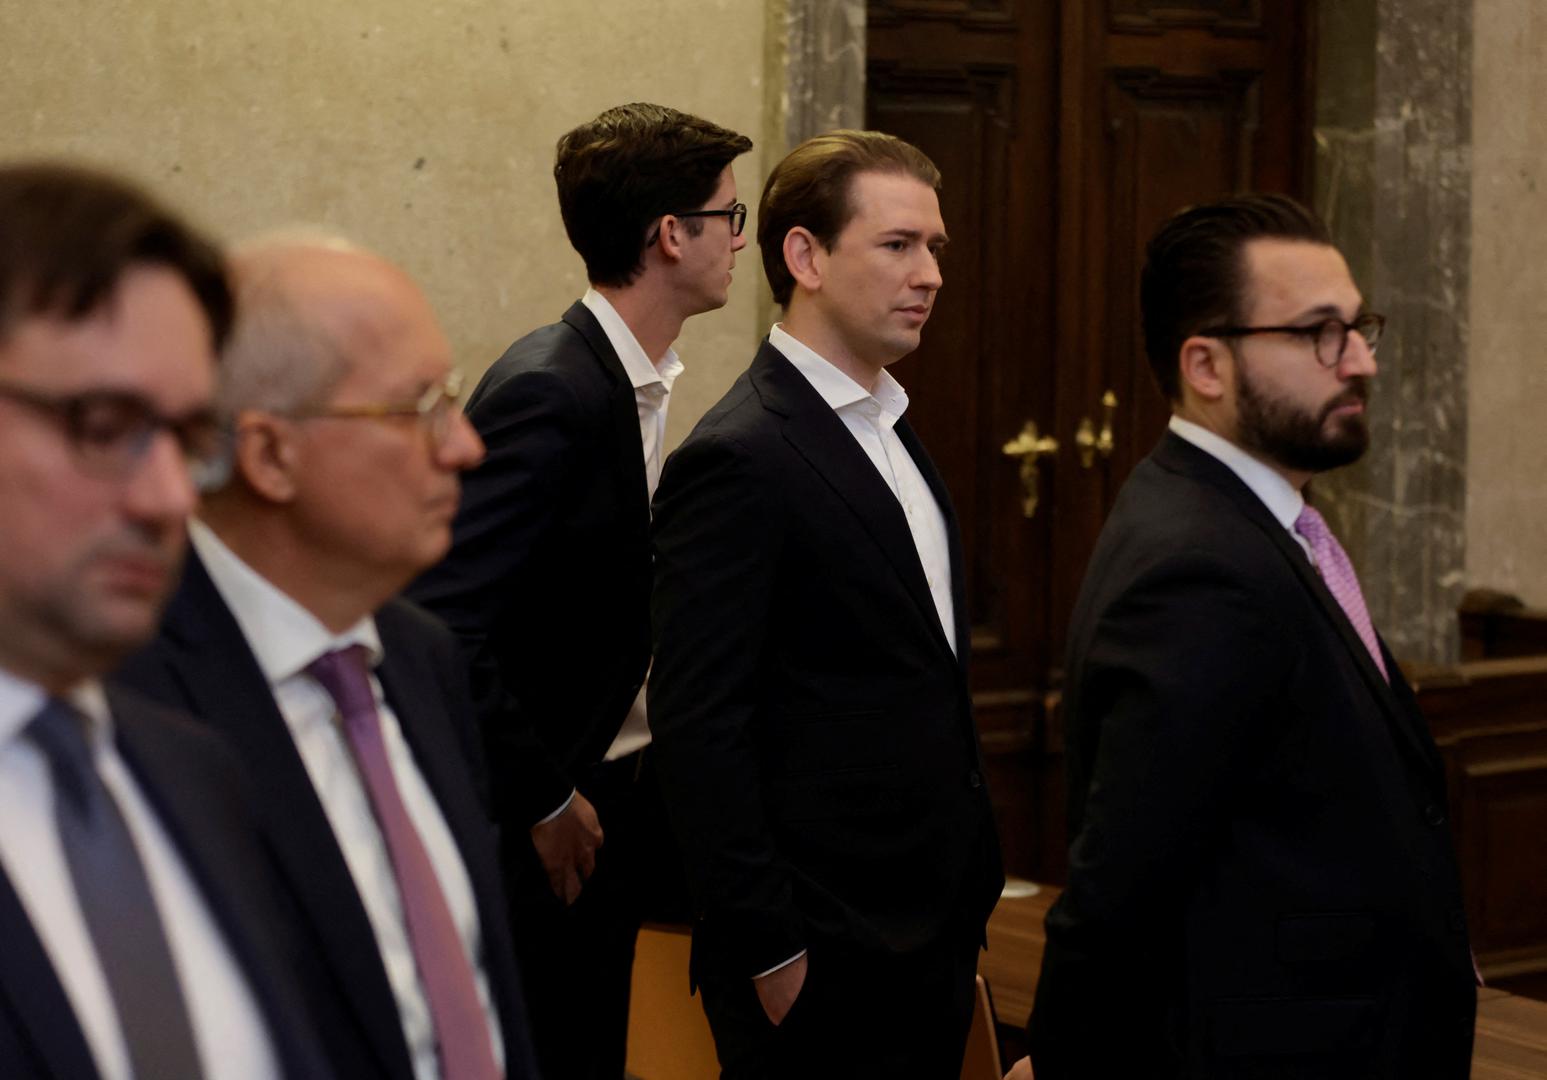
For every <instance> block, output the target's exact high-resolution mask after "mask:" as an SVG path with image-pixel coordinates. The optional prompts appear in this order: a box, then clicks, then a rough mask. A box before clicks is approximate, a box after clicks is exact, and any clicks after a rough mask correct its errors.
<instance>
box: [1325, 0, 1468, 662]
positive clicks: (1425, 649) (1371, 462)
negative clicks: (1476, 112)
mask: <svg viewBox="0 0 1547 1080" xmlns="http://www.w3.org/2000/svg"><path fill="white" fill-rule="evenodd" d="M1480 2H1481V0H1480ZM1320 13H1321V14H1320V18H1321V27H1320V33H1319V34H1318V43H1319V46H1320V54H1319V58H1318V71H1317V87H1318V109H1317V131H1316V153H1317V178H1316V185H1317V190H1316V203H1317V206H1318V208H1319V209H1320V210H1321V211H1322V213H1323V215H1324V216H1325V217H1326V218H1327V221H1328V224H1329V225H1330V226H1331V228H1332V230H1333V233H1334V235H1335V237H1336V239H1337V241H1338V244H1339V246H1340V247H1341V248H1342V249H1343V251H1344V252H1345V254H1347V256H1348V259H1349V263H1350V266H1351V268H1352V270H1353V272H1354V276H1355V278H1356V280H1357V281H1358V282H1359V285H1360V287H1361V288H1362V290H1363V292H1364V294H1365V296H1366V298H1367V300H1368V302H1369V304H1370V306H1371V308H1372V309H1374V310H1377V311H1382V312H1384V313H1385V314H1386V315H1387V316H1388V318H1389V319H1390V322H1389V324H1388V336H1387V338H1386V339H1385V340H1383V342H1382V344H1381V348H1380V355H1379V362H1380V374H1379V376H1378V378H1377V380H1376V383H1375V388H1374V394H1373V397H1372V399H1371V410H1370V421H1371V435H1372V442H1371V452H1370V453H1369V454H1368V455H1367V456H1366V458H1365V460H1363V461H1362V462H1360V463H1359V464H1358V465H1356V466H1353V467H1352V468H1349V469H1344V470H1341V471H1339V472H1337V473H1333V474H1329V475H1328V476H1326V477H1323V478H1319V479H1318V480H1317V482H1316V495H1317V498H1318V500H1319V501H1320V502H1321V503H1322V505H1323V506H1324V507H1325V508H1327V509H1328V518H1329V520H1330V521H1331V522H1332V524H1333V527H1334V529H1335V530H1336V531H1337V532H1338V535H1339V536H1341V537H1342V538H1343V542H1344V544H1345V546H1346V547H1347V548H1348V550H1349V554H1350V556H1351V557H1352V558H1353V561H1354V564H1355V565H1356V566H1357V567H1358V569H1359V574H1360V580H1361V582H1362V584H1363V587H1364V593H1365V598H1366V601H1367V603H1368V605H1369V608H1370V611H1371V614H1372V615H1373V616H1374V620H1375V622H1376V624H1377V625H1378V626H1380V627H1381V630H1382V633H1383V634H1385V636H1386V638H1387V640H1388V642H1389V643H1390V645H1391V647H1392V649H1393V650H1394V651H1395V652H1396V653H1397V655H1399V656H1401V657H1403V658H1408V659H1414V660H1424V661H1430V662H1445V661H1451V660H1454V659H1455V658H1456V657H1457V655H1458V653H1459V637H1458V633H1457V625H1456V606H1457V604H1458V603H1459V601H1460V598H1461V595H1462V593H1463V592H1464V590H1465V589H1466V587H1467V584H1468V582H1467V573H1466V569H1467V568H1466V498H1467V488H1468V484H1469V481H1470V477H1471V475H1472V473H1471V469H1472V468H1474V467H1475V466H1469V464H1468V460H1467V453H1468V443H1467V437H1468V423H1469V419H1470V416H1469V413H1468V396H1467V393H1468V379H1467V359H1468V350H1469V329H1470V315H1471V309H1470V307H1469V298H1470V296H1471V295H1472V289H1473V283H1472V282H1471V244H1472V239H1473V235H1472V234H1473V226H1472V195H1471V180H1472V129H1471V125H1472V11H1471V5H1470V4H1467V3H1460V4H1458V3H1456V2H1455V0H1339V2H1338V3H1336V4H1325V5H1321V6H1320Z"/></svg>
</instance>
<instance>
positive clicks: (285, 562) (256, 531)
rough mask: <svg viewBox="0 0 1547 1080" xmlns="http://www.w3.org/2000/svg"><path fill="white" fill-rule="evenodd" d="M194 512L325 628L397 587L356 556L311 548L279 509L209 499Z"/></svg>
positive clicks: (332, 628) (334, 628)
mask: <svg viewBox="0 0 1547 1080" xmlns="http://www.w3.org/2000/svg"><path fill="white" fill-rule="evenodd" d="M199 518H200V520H201V521H203V522H204V524H205V525H208V526H209V528H210V529H211V530H212V531H213V532H214V533H215V535H216V536H218V537H219V538H220V542H221V543H223V544H225V545H226V547H228V548H230V549H231V552H232V554H234V555H235V556H236V557H237V558H238V559H241V560H242V562H244V563H246V564H247V566H248V567H250V568H251V569H252V571H253V572H254V573H256V574H257V575H258V576H259V577H261V578H263V580H265V581H267V582H268V583H269V584H270V585H272V586H274V588H276V589H278V590H279V591H280V592H282V593H284V594H285V595H286V596H288V597H290V599H292V600H294V601H295V602H296V603H297V604H299V605H301V607H303V608H305V609H306V610H307V611H308V612H310V613H311V615H312V616H313V617H314V618H315V619H316V620H317V621H318V622H320V623H321V624H322V625H323V626H324V627H326V628H327V629H328V631H329V633H333V634H342V633H343V632H344V631H346V630H348V629H349V628H350V627H351V626H353V625H355V623H357V622H359V621H360V620H361V619H363V618H365V617H366V616H367V615H371V614H373V613H374V612H375V611H376V609H377V608H379V607H380V606H381V605H382V604H384V603H386V602H387V600H389V599H390V598H391V597H392V596H393V595H394V594H395V593H396V592H397V591H398V590H397V589H383V588H382V587H381V586H380V583H379V582H376V581H373V580H371V577H370V573H369V570H368V569H367V568H365V567H362V566H361V565H360V564H359V562H358V561H356V560H351V559H327V558H326V557H325V556H322V555H321V554H319V553H318V552H316V551H314V550H312V549H310V548H309V547H308V546H307V545H305V544H303V543H302V542H301V541H300V540H299V539H298V538H297V537H296V536H295V534H294V533H293V532H292V531H291V530H290V529H289V528H288V527H287V526H286V524H285V523H284V521H283V519H282V518H281V517H280V516H278V515H274V514H265V513H263V512H261V511H256V512H255V511H254V510H253V508H251V507H244V508H239V507H235V506H226V505H223V504H221V503H220V502H218V501H216V500H210V501H207V502H206V504H205V505H204V507H203V508H202V509H201V510H200V513H199ZM404 584H407V583H406V582H404Z"/></svg>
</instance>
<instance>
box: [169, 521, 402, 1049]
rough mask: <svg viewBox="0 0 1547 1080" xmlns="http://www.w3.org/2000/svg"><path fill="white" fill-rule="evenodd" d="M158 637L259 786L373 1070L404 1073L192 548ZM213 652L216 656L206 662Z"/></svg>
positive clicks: (373, 952) (369, 970) (341, 882)
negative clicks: (378, 1064)
mask: <svg viewBox="0 0 1547 1080" xmlns="http://www.w3.org/2000/svg"><path fill="white" fill-rule="evenodd" d="M163 636H164V637H165V639H166V641H167V643H168V646H169V647H168V650H167V662H168V664H169V666H170V667H171V669H172V671H173V674H174V675H175V677H176V678H177V679H178V680H179V682H181V684H182V686H183V688H184V691H185V692H186V694H187V696H188V699H189V700H190V701H191V702H192V703H193V708H192V709H191V710H190V711H192V712H193V713H194V714H195V715H196V716H198V717H199V718H200V719H201V720H203V721H204V722H205V723H207V724H208V725H209V726H210V727H212V728H214V729H215V730H217V731H219V732H220V733H221V735H223V736H224V737H225V738H226V739H227V741H228V742H230V743H231V744H232V745H233V746H234V747H235V748H236V749H237V751H238V753H239V754H240V755H241V758H242V761H243V764H244V765H245V766H246V770H247V774H248V775H249V776H252V777H254V778H256V780H257V782H258V783H259V784H261V792H260V798H261V801H262V804H263V805H262V809H263V810H264V811H265V813H266V816H267V822H268V826H269V827H268V834H269V839H270V842H271V843H272V845H273V847H274V849H275V852H276V854H277V855H278V858H279V862H280V864H281V866H282V867H283V869H284V873H285V876H286V879H287V881H288V883H289V886H290V889H291V891H292V892H293V893H294V894H295V896H296V898H297V899H298V901H299V904H300V907H301V909H302V911H303V913H304V916H305V918H306V920H307V921H308V922H309V923H310V924H311V925H312V927H313V931H314V934H315V937H316V939H317V941H318V942H319V943H320V944H321V946H322V948H323V950H324V952H325V953H326V954H327V961H328V966H329V968H330V969H331V971H332V972H333V973H334V975H335V976H336V977H337V979H338V981H339V983H340V991H341V994H342V996H343V998H344V999H345V1000H347V1001H348V1002H349V1005H350V1008H351V1009H353V1010H354V1011H355V1013H356V1014H357V1017H358V1019H359V1021H360V1024H361V1027H362V1030H364V1031H367V1032H369V1033H370V1034H371V1040H372V1043H373V1045H374V1047H375V1048H376V1050H377V1052H378V1055H379V1056H380V1057H381V1060H382V1065H383V1068H384V1069H385V1070H386V1071H387V1072H388V1073H390V1074H392V1075H394V1076H396V1077H398V1078H399V1080H410V1078H409V1073H408V1071H407V1070H408V1048H407V1043H406V1042H405V1040H404V1037H403V1031H402V1025H401V1021H400V1020H399V1018H398V1010H397V1002H396V999H394V998H393V996H392V989H391V985H390V984H389V983H388V981H387V974H386V969H385V967H384V966H383V964H382V961H381V951H380V948H379V946H378V945H377V943H376V937H375V933H374V931H373V930H372V929H371V924H370V918H369V916H368V915H367V914H366V912H365V907H364V905H363V904H362V903H361V901H360V896H359V892H358V889H357V888H356V886H355V882H354V878H353V877H352V876H351V874H350V872H349V867H348V864H347V863H346V862H345V861H344V855H343V852H342V851H341V850H340V849H339V846H338V843H337V841H336V840H335V839H334V835H333V826H332V824H331V823H330V822H329V820H328V817H327V813H326V812H325V811H324V810H323V808H322V803H321V801H320V800H319V799H318V797H317V792H316V789H315V788H314V787H313V786H312V782H311V776H310V775H309V774H308V773H307V771H306V765H305V763H304V762H303V761H302V760H301V754H300V751H299V750H297V749H296V746H295V741H294V739H293V738H291V735H290V728H289V726H288V725H287V724H286V723H285V719H284V717H283V716H282V715H281V714H280V712H279V707H278V706H277V705H276V704H275V703H274V696H273V692H272V690H271V689H270V687H269V684H268V680H267V679H266V678H265V677H264V675H263V671H262V669H260V668H259V666H258V661H257V658H256V657H254V656H253V654H252V650H251V649H250V648H249V647H248V645H247V640H246V638H245V637H243V636H242V631H241V627H240V626H239V625H238V624H237V622H236V619H235V617H234V616H233V615H232V614H231V612H230V610H229V609H228V608H227V607H226V605H225V601H224V599H223V598H222V597H221V595H220V593H219V590H217V589H216V588H215V584H214V582H213V581H212V580H211V579H210V576H209V572H208V571H207V570H205V569H204V565H203V563H202V562H200V561H199V559H198V556H197V555H196V554H194V553H193V552H192V551H190V552H189V555H188V566H187V569H186V570H185V571H184V575H183V584H182V587H181V588H180V589H179V591H178V593H177V596H176V597H175V598H174V600H173V603H172V605H171V607H170V608H169V609H168V611H167V616H166V622H165V625H164V627H163ZM214 656H218V657H221V658H222V660H223V663H221V664H218V665H217V664H212V663H210V662H209V658H210V657H214Z"/></svg>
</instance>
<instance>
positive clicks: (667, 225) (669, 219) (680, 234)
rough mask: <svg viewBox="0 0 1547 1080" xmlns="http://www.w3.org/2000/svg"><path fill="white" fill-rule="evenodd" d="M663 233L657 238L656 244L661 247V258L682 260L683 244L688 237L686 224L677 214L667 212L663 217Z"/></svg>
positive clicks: (661, 226)
mask: <svg viewBox="0 0 1547 1080" xmlns="http://www.w3.org/2000/svg"><path fill="white" fill-rule="evenodd" d="M660 228H661V235H660V237H659V239H657V240H656V242H655V246H656V247H657V248H659V249H660V252H661V258H663V259H665V260H666V261H667V262H671V263H675V262H681V261H682V244H683V241H684V240H685V239H686V231H685V230H686V224H685V223H684V222H683V220H682V219H681V218H679V217H677V215H675V214H666V215H664V216H663V217H662V218H661V225H660Z"/></svg>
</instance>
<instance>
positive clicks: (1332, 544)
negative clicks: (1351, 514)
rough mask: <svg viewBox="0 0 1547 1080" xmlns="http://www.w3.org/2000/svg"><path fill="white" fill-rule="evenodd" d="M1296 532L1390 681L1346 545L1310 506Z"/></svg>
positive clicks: (1371, 654)
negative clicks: (1303, 539) (1342, 543)
mask: <svg viewBox="0 0 1547 1080" xmlns="http://www.w3.org/2000/svg"><path fill="white" fill-rule="evenodd" d="M1295 532H1297V533H1299V534H1300V535H1301V536H1303V537H1305V539H1306V542H1307V543H1309V544H1310V545H1311V558H1312V559H1313V560H1314V561H1315V563H1316V569H1317V571H1318V572H1319V573H1320V574H1321V580H1322V581H1323V582H1325V583H1326V585H1327V591H1328V592H1330V593H1331V594H1332V595H1333V597H1334V598H1335V599H1336V600H1337V602H1338V606H1339V607H1341V608H1342V609H1343V614H1345V615H1347V616H1348V621H1349V622H1351V623H1353V624H1354V629H1355V630H1356V631H1358V633H1359V640H1360V641H1362V642H1364V647H1365V648H1366V649H1369V650H1370V659H1372V660H1374V661H1375V666H1376V667H1378V668H1380V673H1381V675H1382V676H1383V677H1384V678H1385V680H1386V681H1387V682H1390V681H1391V676H1390V675H1388V674H1387V673H1386V662H1385V661H1384V660H1382V659H1381V655H1380V643H1379V642H1377V641H1376V640H1375V627H1374V626H1373V625H1372V624H1371V623H1370V611H1369V609H1368V608H1366V607H1365V606H1364V593H1362V592H1360V591H1359V578H1358V576H1357V575H1355V574H1354V567H1353V564H1352V563H1350V562H1349V561H1348V553H1347V552H1346V551H1344V550H1343V545H1341V544H1339V543H1338V540H1337V537H1335V536H1333V535H1332V530H1331V529H1329V528H1327V519H1326V518H1324V517H1322V516H1321V514H1320V513H1319V512H1317V510H1316V508H1315V507H1313V506H1307V507H1306V508H1305V509H1304V510H1301V511H1300V516H1299V517H1297V518H1295Z"/></svg>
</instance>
